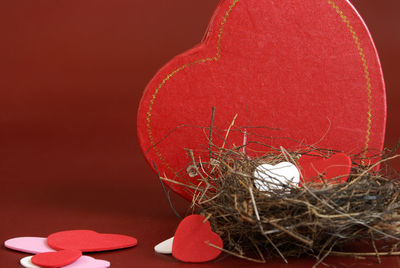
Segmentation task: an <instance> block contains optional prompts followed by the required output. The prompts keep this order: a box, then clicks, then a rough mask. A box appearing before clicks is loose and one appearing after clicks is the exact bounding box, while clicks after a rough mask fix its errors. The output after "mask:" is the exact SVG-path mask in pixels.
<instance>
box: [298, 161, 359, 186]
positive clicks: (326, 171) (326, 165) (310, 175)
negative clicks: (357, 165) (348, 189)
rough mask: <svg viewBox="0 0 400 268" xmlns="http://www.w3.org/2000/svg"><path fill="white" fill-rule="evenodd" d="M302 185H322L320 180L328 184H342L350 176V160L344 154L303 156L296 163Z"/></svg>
mask: <svg viewBox="0 0 400 268" xmlns="http://www.w3.org/2000/svg"><path fill="white" fill-rule="evenodd" d="M297 164H298V165H299V167H300V170H301V175H302V179H301V181H302V183H322V182H323V181H322V180H321V178H322V179H323V180H324V181H325V182H327V183H330V184H337V183H344V182H346V181H347V178H348V177H349V175H350V170H351V159H350V157H348V156H347V155H346V154H345V153H338V154H334V155H332V156H331V157H330V158H323V157H322V156H310V155H303V156H302V157H301V158H300V159H299V161H298V163H297Z"/></svg>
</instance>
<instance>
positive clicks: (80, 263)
mask: <svg viewBox="0 0 400 268" xmlns="http://www.w3.org/2000/svg"><path fill="white" fill-rule="evenodd" d="M107 267H110V262H108V261H104V260H97V259H95V258H92V257H89V256H82V257H80V258H79V259H78V260H77V261H75V262H73V263H71V264H69V265H67V266H64V267H63V268H107Z"/></svg>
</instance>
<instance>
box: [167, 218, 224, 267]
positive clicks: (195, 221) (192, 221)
mask: <svg viewBox="0 0 400 268" xmlns="http://www.w3.org/2000/svg"><path fill="white" fill-rule="evenodd" d="M204 221H205V218H204V217H203V216H201V215H190V216H188V217H186V218H184V219H183V220H182V221H181V222H180V223H179V225H178V228H177V229H176V232H175V235H174V241H173V244H172V255H173V256H174V257H175V258H176V259H178V260H180V261H183V262H207V261H210V260H213V259H215V258H217V257H218V256H219V254H220V253H221V251H220V250H219V249H216V248H214V247H212V246H209V245H207V244H206V243H207V242H208V243H210V244H212V245H215V246H217V247H219V248H223V242H222V239H221V238H220V237H219V235H217V234H216V233H214V232H213V231H212V230H211V226H210V223H209V222H208V221H205V222H204Z"/></svg>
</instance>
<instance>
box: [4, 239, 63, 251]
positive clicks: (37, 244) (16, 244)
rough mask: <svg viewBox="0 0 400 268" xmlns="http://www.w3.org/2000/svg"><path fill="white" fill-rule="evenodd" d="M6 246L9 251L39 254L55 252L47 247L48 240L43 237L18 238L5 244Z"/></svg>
mask: <svg viewBox="0 0 400 268" xmlns="http://www.w3.org/2000/svg"><path fill="white" fill-rule="evenodd" d="M4 246H5V247H6V248H9V249H13V250H17V251H21V252H26V253H32V254H38V253H45V252H53V251H55V250H54V249H52V248H51V247H49V246H48V245H47V242H46V238H43V237H16V238H11V239H8V240H7V241H5V242H4Z"/></svg>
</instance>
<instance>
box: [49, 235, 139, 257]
mask: <svg viewBox="0 0 400 268" xmlns="http://www.w3.org/2000/svg"><path fill="white" fill-rule="evenodd" d="M47 244H48V245H49V246H50V247H52V248H54V249H57V250H60V249H78V250H80V251H83V252H95V251H106V250H115V249H122V248H128V247H133V246H135V245H136V244H137V240H136V238H134V237H131V236H126V235H119V234H101V233H97V232H94V231H91V230H71V231H62V232H58V233H54V234H51V235H50V236H49V237H48V238H47Z"/></svg>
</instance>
